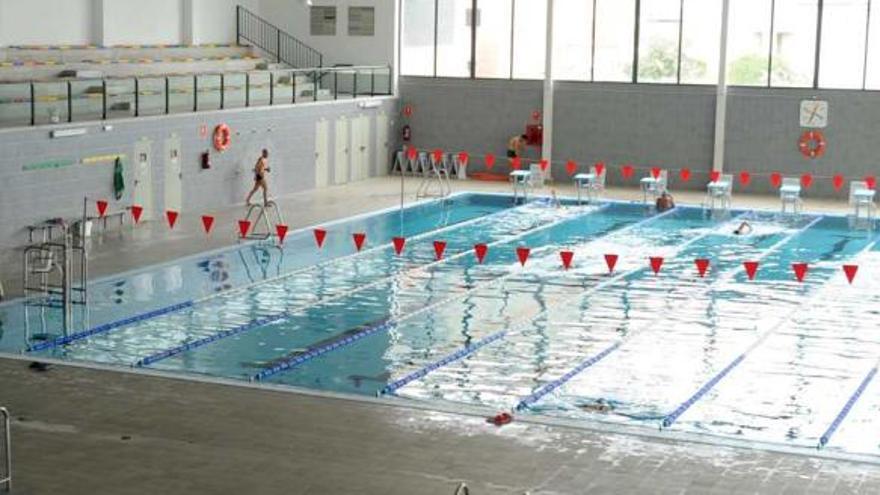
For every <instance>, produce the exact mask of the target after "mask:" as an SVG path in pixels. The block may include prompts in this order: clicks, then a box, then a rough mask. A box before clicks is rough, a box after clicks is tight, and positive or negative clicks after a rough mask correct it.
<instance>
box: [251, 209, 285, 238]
mask: <svg viewBox="0 0 880 495" xmlns="http://www.w3.org/2000/svg"><path fill="white" fill-rule="evenodd" d="M269 217H272V219H271V220H270V218H269ZM272 220H274V222H275V225H276V226H278V225H283V224H284V218H283V217H282V216H281V210H279V209H278V205H277V204H275V202H274V201H268V202H266V204H265V205H261V204H254V205H250V207H248V212H247V216H246V217H245V221H246V222H250V231H249V232H248V233H247V234H246V235H245V236H244V239H249V240H260V241H265V240H267V239H269V238H270V237H272V236H273V235H275V229H274V228H273V227H272ZM263 229H265V230H263Z"/></svg>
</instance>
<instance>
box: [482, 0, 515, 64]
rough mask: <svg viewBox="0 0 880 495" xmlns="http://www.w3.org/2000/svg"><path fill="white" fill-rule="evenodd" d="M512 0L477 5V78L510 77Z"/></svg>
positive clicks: (486, 0)
mask: <svg viewBox="0 0 880 495" xmlns="http://www.w3.org/2000/svg"><path fill="white" fill-rule="evenodd" d="M512 14H513V3H512V2H511V0H479V1H478V2H477V60H476V64H477V67H476V75H477V77H494V78H504V79H507V78H509V77H510V49H511V38H512V36H511V30H510V29H511V21H512V19H511V17H512Z"/></svg>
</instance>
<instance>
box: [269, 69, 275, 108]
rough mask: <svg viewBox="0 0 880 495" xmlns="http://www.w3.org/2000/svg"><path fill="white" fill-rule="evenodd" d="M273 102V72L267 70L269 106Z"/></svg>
mask: <svg viewBox="0 0 880 495" xmlns="http://www.w3.org/2000/svg"><path fill="white" fill-rule="evenodd" d="M274 104H275V73H274V72H272V71H269V106H270V107H271V106H272V105H274Z"/></svg>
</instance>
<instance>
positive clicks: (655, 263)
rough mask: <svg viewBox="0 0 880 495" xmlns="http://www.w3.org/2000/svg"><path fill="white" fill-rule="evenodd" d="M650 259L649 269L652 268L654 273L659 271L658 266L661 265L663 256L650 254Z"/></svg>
mask: <svg viewBox="0 0 880 495" xmlns="http://www.w3.org/2000/svg"><path fill="white" fill-rule="evenodd" d="M648 259H649V260H650V261H651V270H654V275H657V274H659V273H660V267H662V266H663V258H661V257H659V256H651V257H650V258H648Z"/></svg>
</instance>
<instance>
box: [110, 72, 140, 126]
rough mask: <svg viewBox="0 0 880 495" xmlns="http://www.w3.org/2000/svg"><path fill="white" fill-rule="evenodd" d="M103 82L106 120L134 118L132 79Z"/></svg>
mask: <svg viewBox="0 0 880 495" xmlns="http://www.w3.org/2000/svg"><path fill="white" fill-rule="evenodd" d="M105 81H106V84H107V118H108V119H124V118H128V117H134V115H135V112H134V105H135V84H134V79H106V80H105Z"/></svg>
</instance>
